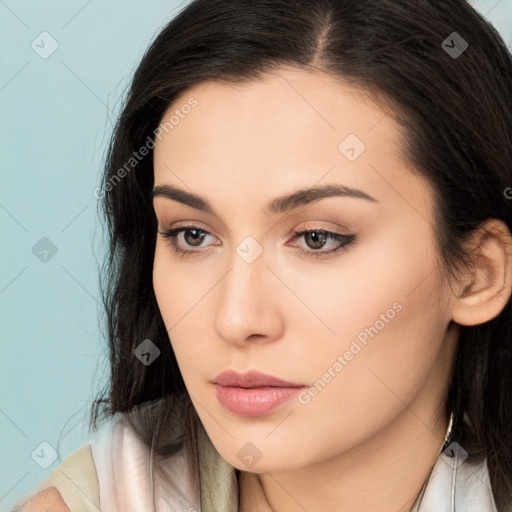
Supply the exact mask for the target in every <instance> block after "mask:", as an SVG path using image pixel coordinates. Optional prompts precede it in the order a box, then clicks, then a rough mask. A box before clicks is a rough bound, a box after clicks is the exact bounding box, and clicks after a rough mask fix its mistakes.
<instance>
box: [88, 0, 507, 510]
mask: <svg viewBox="0 0 512 512" xmlns="http://www.w3.org/2000/svg"><path fill="white" fill-rule="evenodd" d="M454 33H456V34H454ZM464 41H465V42H466V44H464ZM283 64H288V65H290V64H291V65H294V66H298V67H300V68H303V69H317V70H318V69H319V70H323V71H325V72H327V73H329V74H331V75H333V76H339V77H340V78H342V79H343V80H345V81H347V82H349V83H351V84H353V85H354V86H355V87H357V88H359V89H360V90H363V91H367V92H369V93H371V94H372V95H373V97H374V98H379V99H380V100H382V104H383V105H384V104H385V105H388V106H389V112H388V114H389V115H391V116H392V117H393V118H394V119H395V120H396V121H398V122H399V123H400V124H401V125H402V126H403V127H404V128H405V134H406V135H405V140H404V141H403V148H402V149H403V153H404V155H405V157H406V158H407V159H408V162H410V164H411V167H412V169H413V170H415V172H418V173H420V174H421V175H423V176H425V177H426V178H427V179H428V180H429V181H430V183H431V184H432V185H433V187H434V190H435V191H436V197H435V200H436V209H435V215H436V219H435V222H436V226H435V228H436V229H435V231H436V242H437V244H438V248H439V253H440V255H441V256H442V259H443V262H444V263H445V264H446V269H447V270H448V271H449V272H450V273H451V274H452V275H457V273H458V270H460V268H462V267H465V266H466V265H467V264H468V258H469V255H468V254H467V253H466V252H465V250H464V247H465V242H466V241H467V240H468V238H469V236H470V235H471V233H472V232H473V231H474V230H475V229H477V228H478V227H479V226H480V225H481V224H482V222H483V221H484V220H485V219H488V218H496V219H501V220H503V221H504V222H505V223H506V224H507V226H508V228H509V230H511V231H512V208H511V203H510V200H508V199H507V197H506V196H507V194H506V193H505V191H506V190H507V189H508V187H510V186H511V185H512V174H511V170H512V114H511V113H512V96H511V90H512V89H511V87H512V63H511V55H510V52H509V51H508V49H507V47H506V45H505V43H504V41H503V39H502V38H501V37H500V35H499V34H498V33H497V31H496V30H495V28H494V27H493V26H492V25H491V24H489V23H488V22H487V21H486V20H485V19H484V18H483V17H482V16H481V15H480V14H478V13H477V12H476V11H475V10H474V8H473V7H471V5H470V4H469V3H468V2H467V1H465V0H414V1H411V0H194V1H192V2H191V3H190V4H188V5H187V6H186V7H185V8H184V9H183V10H182V11H181V12H180V13H179V14H178V15H177V16H176V17H175V18H174V19H172V20H171V21H170V23H169V24H168V25H167V26H166V27H165V28H164V29H163V30H162V31H161V32H160V33H159V35H158V36H157V37H156V39H155V41H154V42H153V43H152V45H151V46H150V48H149V49H148V50H147V52H146V54H145V55H144V58H143V59H142V62H141V63H140V65H139V67H138V69H137V71H136V73H135V76H134V78H133V81H132V83H131V86H130V88H129V91H128V94H127V97H126V98H125V100H124V104H123V108H122V112H121V115H120V117H119V119H118V123H117V125H116V127H115V131H114V134H113V136H112V140H111V144H110V146H109V149H108V155H107V161H106V166H105V172H104V176H103V179H102V185H101V192H100V194H99V197H101V199H102V201H101V205H102V213H103V214H104V216H105V220H106V227H107V231H108V243H109V257H108V259H107V261H106V262H105V265H104V267H103V269H102V280H101V283H102V284H101V286H102V291H103V297H104V305H105V311H106V320H107V322H106V323H107V326H108V340H109V345H110V363H111V379H110V383H109V387H108V388H106V389H104V390H103V391H102V392H101V393H100V395H99V396H98V397H97V399H96V401H95V402H94V403H93V407H92V409H91V425H92V426H93V427H94V428H96V426H97V422H98V421H99V420H100V418H101V417H102V416H108V415H114V414H115V413H117V412H122V413H126V414H127V416H128V417H129V418H130V422H131V424H132V427H133V428H134V429H135V431H136V432H137V434H138V435H139V436H140V437H141V439H143V440H144V441H145V442H146V443H147V444H148V445H149V446H150V447H151V449H152V450H153V451H154V453H155V454H157V455H158V456H159V457H160V458H161V459H165V457H167V456H169V455H170V454H172V453H174V452H176V451H177V450H178V449H180V447H181V446H183V443H184V444H185V445H187V446H188V448H189V449H190V450H191V452H192V453H194V454H195V453H196V452H195V451H194V445H195V440H196V436H197V429H198V428H201V425H200V421H199V419H198V416H197V414H196V413H195V410H194V407H193V406H192V403H191V400H190V398H189V396H188V394H187V392H186V389H185V386H184V383H183V380H182V377H181V375H180V372H179V369H178V365H177V362H176V359H175V356H174V353H173V351H172V348H171V345H170V341H169V336H168V333H167V331H166V328H165V326H164V323H163V321H162V318H161V316H160V313H159V310H158V306H157V302H156V299H155V294H154V291H153V285H152V265H153V257H154V248H155V238H156V228H157V225H156V220H155V215H154V211H153V207H152V201H151V199H150V192H151V189H152V186H153V180H154V177H153V155H152V151H151V150H150V151H149V153H148V154H147V156H144V157H143V158H142V157H141V158H138V157H137V159H136V160H133V152H134V151H135V152H137V151H138V150H139V149H140V148H141V147H142V146H144V145H146V146H147V147H149V148H151V147H152V144H151V142H152V141H154V139H155V136H156V135H155V130H156V129H157V127H158V125H159V123H160V122H161V120H162V116H163V114H164V112H165V111H166V109H167V108H168V107H169V105H170V103H171V102H173V100H174V99H175V98H177V96H178V95H179V94H181V93H183V92H185V91H186V90H187V89H189V88H190V87H192V86H194V85H196V84H198V83H200V82H204V81H206V80H222V81H227V82H234V83H241V82H244V81H251V80H256V79H258V78H259V77H261V75H262V73H264V72H266V71H272V70H273V69H276V68H278V67H279V66H281V65H283ZM153 145H154V144H153ZM131 158H132V160H130V159H131ZM128 162H130V164H129V165H127V163H128ZM121 169H124V172H123V171H121ZM146 339H150V340H151V341H152V342H153V343H154V344H155V345H156V346H157V347H158V348H159V349H160V351H161V354H160V356H159V357H158V358H157V359H156V360H155V361H154V362H153V363H152V364H151V365H148V366H146V365H144V364H140V361H138V360H137V359H136V358H135V356H134V350H135V349H136V347H137V346H138V345H140V343H141V342H142V341H143V340H146ZM452 411H453V413H454V419H453V432H454V438H455V439H456V440H457V441H458V442H459V443H460V444H461V446H462V447H464V449H465V450H466V451H467V452H469V455H470V459H473V460H475V461H481V460H483V459H484V457H485V458H486V459H487V463H488V468H489V473H490V479H491V484H492V489H493V494H494V497H495V502H496V505H497V507H498V510H499V511H500V512H504V511H510V510H511V507H512V498H511V496H512V428H511V425H512V301H510V300H509V301H508V303H507V305H506V306H505V308H504V309H503V310H502V312H501V313H500V314H499V316H497V317H496V318H494V319H492V320H491V321H489V322H487V323H485V324H482V325H478V326H475V327H465V326H460V339H459V343H458V348H457V353H456V356H455V360H454V365H453V371H452V378H451V381H450V385H449V388H448V389H447V390H446V413H447V415H448V414H449V413H450V412H452ZM176 418H179V423H180V428H181V431H182V432H183V435H182V436H181V437H179V438H177V441H176V440H174V441H173V437H172V435H171V434H170V426H169V425H170V424H171V420H172V421H174V420H176ZM177 429H178V427H177ZM177 431H178V430H176V432H177ZM196 469H197V468H196Z"/></svg>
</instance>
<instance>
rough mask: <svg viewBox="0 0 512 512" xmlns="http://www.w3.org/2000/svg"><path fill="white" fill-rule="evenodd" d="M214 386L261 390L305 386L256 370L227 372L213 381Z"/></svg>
mask: <svg viewBox="0 0 512 512" xmlns="http://www.w3.org/2000/svg"><path fill="white" fill-rule="evenodd" d="M212 382H213V383H214V384H220V385H221V386H231V387H237V388H259V387H281V388H301V387H303V386H305V384H297V383H294V382H287V381H285V380H282V379H279V378H277V377H274V376H273V375H267V374H265V373H260V372H258V371H256V370H251V371H250V372H247V373H243V374H242V373H237V372H235V371H233V370H226V371H224V372H222V373H220V374H219V375H217V377H215V379H213V381H212Z"/></svg>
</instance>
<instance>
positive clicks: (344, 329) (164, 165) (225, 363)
mask: <svg viewBox="0 0 512 512" xmlns="http://www.w3.org/2000/svg"><path fill="white" fill-rule="evenodd" d="M186 105H189V106H190V105H192V107H186ZM172 115H174V116H175V117H174V118H173V121H171V122H170V124H168V125H167V128H166V129H164V130H162V131H161V132H160V134H161V137H160V140H158V141H157V144H156V147H155V153H154V169H155V187H159V190H160V192H158V193H156V194H155V198H154V208H155V212H156V215H157V218H158V226H159V231H161V232H167V231H169V230H174V229H178V228H181V229H183V231H180V232H178V233H177V236H176V237H175V238H174V239H168V238H165V237H164V236H162V235H160V234H159V235H158V236H157V242H156V252H155V261H154V272H153V283H154V289H155V293H156V297H157V300H158V305H159V308H160V310H161V313H162V316H163V319H164V322H165V325H166V328H167V330H168V333H169V337H170V341H171V344H172V348H173V350H174V353H175V355H176V358H177V361H178V364H179V367H180V370H181V373H182V375H183V379H184V381H185V384H186V387H187V390H188V392H189V394H190V397H191V399H192V402H193V403H194V406H195V408H196V410H197V413H198V415H199V417H200V419H201V421H202V423H203V425H204V427H205V429H206V431H207V433H208V435H209V437H210V439H211V440H212V442H213V444H214V446H215V447H216V449H217V450H218V451H219V453H220V454H221V455H222V456H223V457H224V458H225V459H226V460H227V461H228V462H229V463H231V464H232V465H233V466H235V467H238V468H239V469H242V470H250V471H253V472H268V471H279V470H286V469H293V468H301V467H305V466H307V465H310V464H314V463H319V462H321V461H325V460H327V459H330V458H332V457H335V456H337V455H342V454H343V453H344V452H348V450H350V449H353V448H356V447H357V446H363V444H364V443H365V442H367V441H369V440H370V439H371V438H372V437H373V436H376V435H379V434H381V435H382V434H383V433H384V432H386V433H387V434H386V435H392V434H390V432H392V431H393V428H392V427H393V425H398V424H399V422H400V421H402V423H401V424H402V425H404V424H405V423H407V422H409V424H410V425H415V427H414V428H416V429H420V431H421V433H422V434H421V435H424V436H425V437H426V436H430V435H431V432H430V429H431V427H432V425H433V424H434V423H435V420H436V419H437V417H436V416H435V415H436V414H437V413H439V411H440V410H441V407H442V394H443V391H444V388H445V386H446V384H447V379H448V375H449V371H450V366H451V362H452V356H453V350H454V345H455V343H456V336H455V334H456V333H455V332H452V330H451V329H450V330H448V324H449V322H450V320H451V305H452V300H453V299H452V296H451V293H450V292H449V290H450V288H449V287H447V286H443V283H442V277H441V275H442V274H441V272H440V268H441V267H440V265H439V261H440V259H439V256H438V253H437V252H436V248H435V243H434V228H433V209H434V207H433V202H432V190H431V188H430V187H429V185H428V183H427V182H426V181H425V180H424V179H423V178H422V177H420V175H419V174H418V173H417V172H415V171H414V170H413V169H411V168H410V167H408V165H407V163H406V162H405V160H404V159H402V157H401V156H400V154H399V151H398V147H399V143H400V134H401V132H400V128H399V125H398V124H397V123H396V122H395V121H393V120H392V119H391V118H390V117H389V116H388V115H386V112H385V111H384V110H382V109H381V108H379V107H378V106H376V104H373V103H372V102H370V100H368V99H366V100H365V97H363V96H362V95H360V94H358V93H357V91H356V90H355V89H352V88H350V87H349V86H346V85H341V84H340V83H339V82H336V81H334V79H333V78H332V77H329V76H328V75H326V74H321V73H319V72H315V73H309V72H306V71H303V70H298V69H295V68H282V69H280V70H279V72H278V73H276V74H272V75H266V76H265V77H264V78H262V79H260V80H258V81H254V82H252V83H247V84H244V85H236V86H235V85H232V84H231V85H229V84H227V83H219V82H211V83H209V84H208V85H206V84H204V83H203V84H200V85H198V86H196V87H194V88H193V89H190V90H189V91H187V92H186V93H184V94H182V95H181V96H180V97H179V98H178V99H177V100H176V101H175V102H174V103H173V105H172V106H171V108H169V110H168V111H167V113H166V114H165V116H164V118H163V121H162V125H163V123H165V122H166V121H168V120H169V119H170V118H171V116H172ZM165 187H168V188H167V189H166V188H165ZM171 187H172V189H171ZM326 187H331V188H326ZM177 189H179V190H181V191H183V194H182V195H181V196H180V195H177V194H171V193H170V192H171V190H177ZM308 189H318V190H319V191H317V192H313V191H310V192H307V190H308ZM165 190H167V194H166V193H165ZM300 191H303V192H301V193H298V192H300ZM335 192H336V193H335ZM192 196H200V198H201V199H202V200H203V201H204V203H203V202H200V201H197V200H196V201H195V202H191V201H188V202H189V203H190V204H185V203H186V202H187V201H186V200H185V199H186V198H188V199H190V198H191V197H192ZM287 196H290V197H291V199H290V200H282V199H278V198H283V197H287ZM180 198H181V200H180ZM206 202H207V203H208V205H209V206H210V208H209V209H208V208H206V204H205V203H206ZM194 230H196V231H194ZM303 231H309V232H310V233H309V234H307V233H306V234H296V233H300V232H303ZM172 241H173V242H174V243H175V244H176V246H177V248H178V249H179V250H180V251H181V250H183V251H191V252H190V253H182V252H176V249H175V247H174V246H173V245H172V244H171V242H172ZM225 370H234V371H236V372H238V373H240V374H244V373H246V372H249V371H251V370H256V371H258V372H262V373H264V374H267V375H271V376H274V377H277V378H279V379H282V380H284V381H288V382H291V383H293V384H298V385H302V386H303V387H301V388H294V389H290V388H286V387H285V388H276V387H273V388H272V389H269V388H268V386H263V385H262V383H261V382H260V383H258V382H256V381H252V382H249V383H246V385H248V386H251V385H252V386H256V389H252V390H248V389H245V390H244V389H240V388H239V387H238V388H237V387H222V386H219V385H218V384H214V383H213V381H215V379H216V377H217V376H218V375H219V374H220V373H221V372H223V371H225ZM235 384H236V383H235ZM258 384H260V385H259V386H258ZM258 388H259V389H258ZM219 391H220V392H219ZM403 422H405V423H403Z"/></svg>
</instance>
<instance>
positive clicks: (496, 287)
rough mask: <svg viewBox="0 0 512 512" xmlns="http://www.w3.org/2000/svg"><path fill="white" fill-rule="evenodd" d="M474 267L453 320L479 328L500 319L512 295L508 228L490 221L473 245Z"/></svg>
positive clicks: (511, 250) (511, 244)
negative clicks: (490, 321) (496, 318)
mask: <svg viewBox="0 0 512 512" xmlns="http://www.w3.org/2000/svg"><path fill="white" fill-rule="evenodd" d="M471 247H472V248H473V249H472V251H471V254H470V257H471V262H470V263H471V267H470V270H469V271H468V272H467V273H466V274H465V276H464V278H463V284H462V286H461V289H460V291H459V293H458V296H457V297H456V300H455V303H454V306H453V310H452V319H453V321H454V322H456V323H457V324H460V325H467V326H472V325H479V324H483V323H485V322H488V321H489V320H492V319H493V318H495V317H496V316H498V315H499V314H500V313H501V311H502V310H503V308H504V307H505V305H506V304H507V302H508V301H509V300H510V296H511V294H512V238H511V235H510V231H509V229H508V227H507V225H506V224H505V223H504V222H503V221H501V220H498V219H487V220H486V221H485V222H484V223H483V224H482V226H481V227H480V228H478V229H477V230H475V232H474V234H473V238H472V241H471Z"/></svg>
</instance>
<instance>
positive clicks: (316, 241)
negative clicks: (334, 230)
mask: <svg viewBox="0 0 512 512" xmlns="http://www.w3.org/2000/svg"><path fill="white" fill-rule="evenodd" d="M308 237H309V238H310V239H312V240H313V245H312V246H311V245H310V244H309V243H308V245H310V247H311V248H312V249H321V248H322V247H323V245H324V242H325V238H326V237H325V235H324V234H323V233H318V232H316V231H315V232H313V233H308Z"/></svg>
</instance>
